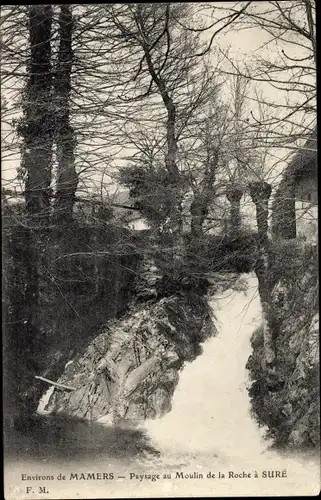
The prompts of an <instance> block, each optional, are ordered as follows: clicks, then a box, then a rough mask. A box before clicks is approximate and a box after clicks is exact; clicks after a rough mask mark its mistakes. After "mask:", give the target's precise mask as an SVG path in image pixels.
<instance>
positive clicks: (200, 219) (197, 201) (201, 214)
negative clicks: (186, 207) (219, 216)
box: [190, 194, 208, 238]
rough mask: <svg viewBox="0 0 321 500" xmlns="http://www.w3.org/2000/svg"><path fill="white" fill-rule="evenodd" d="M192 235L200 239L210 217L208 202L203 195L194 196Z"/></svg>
mask: <svg viewBox="0 0 321 500" xmlns="http://www.w3.org/2000/svg"><path fill="white" fill-rule="evenodd" d="M190 210H191V234H192V236H193V237H195V238H200V237H201V236H202V234H203V224H204V221H205V219H206V217H207V215H208V200H207V199H206V197H205V196H202V195H201V194H196V195H194V199H193V201H192V204H191V209H190Z"/></svg>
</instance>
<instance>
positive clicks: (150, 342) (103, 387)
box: [49, 291, 215, 423]
mask: <svg viewBox="0 0 321 500" xmlns="http://www.w3.org/2000/svg"><path fill="white" fill-rule="evenodd" d="M214 331H215V330H214V327H213V325H212V322H211V314H210V309H209V307H208V305H207V301H206V298H205V297H202V296H200V295H198V294H196V293H194V292H193V291H189V292H187V293H186V292H182V293H180V294H177V295H175V296H171V297H164V298H162V299H161V300H159V301H157V302H156V301H155V300H154V301H149V302H148V303H145V304H139V303H138V304H136V305H135V306H133V308H132V310H131V311H130V312H129V313H128V314H127V316H126V317H124V318H123V319H121V320H118V321H116V322H113V323H112V324H110V325H108V327H107V328H106V329H105V330H104V331H103V333H101V334H100V335H99V336H98V337H97V338H96V339H95V340H94V341H93V342H92V343H91V344H90V345H89V346H88V348H87V349H86V351H85V352H84V353H83V354H82V355H81V356H78V358H76V359H75V360H74V362H73V363H72V364H70V365H69V366H67V367H66V369H65V372H64V374H63V375H62V377H61V378H60V380H59V382H60V383H65V384H66V383H67V381H68V385H70V386H72V387H74V388H75V389H76V390H75V391H73V392H69V393H62V392H58V391H56V392H55V393H54V394H53V396H52V397H51V400H50V402H49V406H50V408H51V409H52V410H54V411H56V412H64V413H67V414H69V415H72V416H77V417H81V418H88V419H94V420H97V419H101V418H104V419H107V420H108V421H112V422H115V423H121V422H124V421H130V422H137V421H140V420H144V419H146V418H156V417H160V416H162V415H164V414H165V413H167V412H168V411H169V410H170V408H171V399H172V395H173V392H174V390H175V387H176V385H177V383H178V379H179V375H178V371H179V369H180V368H181V367H182V365H183V363H184V361H185V360H189V361H191V360H193V359H194V358H195V357H196V356H197V355H198V354H200V352H201V347H200V343H201V342H203V341H204V340H205V339H206V338H207V337H209V336H210V335H211V334H213V333H214Z"/></svg>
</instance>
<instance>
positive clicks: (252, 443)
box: [5, 274, 320, 500]
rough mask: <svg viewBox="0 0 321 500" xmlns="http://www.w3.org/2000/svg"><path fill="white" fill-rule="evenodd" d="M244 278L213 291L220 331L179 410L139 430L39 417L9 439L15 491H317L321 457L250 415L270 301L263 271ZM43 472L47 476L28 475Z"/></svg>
mask: <svg viewBox="0 0 321 500" xmlns="http://www.w3.org/2000/svg"><path fill="white" fill-rule="evenodd" d="M238 284H239V285H240V286H239V287H238V288H237V289H228V290H226V291H225V292H224V293H221V294H216V295H215V296H214V297H213V298H212V299H211V305H212V307H213V312H214V314H215V324H216V326H217V329H218V334H217V335H216V337H213V338H211V339H209V340H207V341H206V342H205V343H204V345H203V354H202V355H201V356H199V357H198V358H197V359H196V360H195V361H193V362H191V363H186V366H185V367H184V369H183V370H182V372H181V374H180V380H179V383H178V386H177V389H176V391H175V394H174V397H173V403H172V410H171V412H170V413H168V414H167V415H165V416H164V417H163V418H161V419H158V420H150V421H146V422H145V423H144V424H142V425H141V427H140V428H138V429H135V430H133V429H123V428H117V427H113V426H111V425H102V424H98V423H95V422H94V423H90V424H88V423H84V422H80V421H79V422H78V421H73V419H66V418H63V417H58V416H57V417H51V416H50V415H48V416H46V415H43V416H39V421H38V423H37V425H35V426H34V429H33V430H32V432H30V435H29V433H28V436H25V435H19V436H18V438H17V436H14V437H13V438H12V439H11V441H10V442H9V443H7V449H8V450H9V451H7V458H6V463H5V473H6V490H7V494H6V498H7V499H9V498H10V499H11V498H12V499H13V500H17V499H18V498H29V499H31V498H57V499H58V498H59V499H60V498H115V497H124V496H125V497H126V496H128V497H131V498H135V497H144V496H145V497H148V496H149V497H171V496H176V497H179V496H182V497H183V496H242V495H243V496H244V495H260V496H261V495H268V496H273V495H312V494H317V493H318V490H319V484H320V480H319V459H318V457H316V456H310V455H307V454H305V455H304V454H296V455H295V454H291V455H290V454H288V455H286V454H281V453H278V452H276V451H271V450H269V444H270V443H269V442H268V441H266V440H265V439H264V429H260V428H259V427H258V425H257V424H256V422H255V420H254V419H253V418H252V417H251V415H250V404H249V398H248V393H247V384H248V383H249V382H248V372H247V370H246V369H245V365H246V362H247V359H248V357H249V355H250V353H251V346H250V338H251V335H252V333H253V331H254V330H255V329H256V328H257V327H258V326H259V325H260V322H261V308H260V299H259V295H258V290H257V280H256V277H255V275H252V274H251V275H243V276H241V277H240V279H239V280H238ZM241 285H242V286H241ZM42 406H44V405H43V403H42ZM277 472H278V474H276V473H277ZM82 473H83V474H84V477H82V476H81V474H82ZM87 473H91V474H94V476H92V475H90V476H87ZM23 474H25V476H23ZM59 474H61V475H62V476H65V478H66V479H57V477H58V478H59ZM99 474H100V476H99ZM110 474H111V475H112V476H113V478H112V477H109V475H110ZM37 475H38V476H39V477H42V476H44V477H47V479H34V480H28V479H23V477H27V478H28V476H36V477H37ZM256 475H257V476H258V477H256ZM164 476H165V477H164ZM276 476H279V477H276ZM50 477H52V479H49V478H50ZM27 487H30V488H32V491H31V492H28V494H27V493H26V488H27ZM39 487H46V488H47V490H48V492H49V494H45V493H44V492H43V490H42V491H41V492H39Z"/></svg>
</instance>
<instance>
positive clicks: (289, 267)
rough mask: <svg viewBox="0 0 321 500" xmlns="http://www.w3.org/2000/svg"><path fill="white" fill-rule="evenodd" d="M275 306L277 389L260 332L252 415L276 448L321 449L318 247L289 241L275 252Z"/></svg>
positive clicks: (253, 364)
mask: <svg viewBox="0 0 321 500" xmlns="http://www.w3.org/2000/svg"><path fill="white" fill-rule="evenodd" d="M274 253H275V255H274V259H273V266H272V268H271V273H272V276H273V281H274V287H273V306H274V310H275V313H276V319H277V322H276V325H275V332H274V334H275V339H274V341H275V347H276V353H277V369H278V373H279V376H278V380H279V383H278V385H276V386H274V387H271V386H270V385H269V381H268V379H267V378H266V377H265V376H264V370H263V369H262V365H263V364H264V354H263V336H262V331H261V329H259V330H257V331H256V332H254V334H253V336H252V347H253V354H252V356H251V357H250V359H249V361H248V364H247V368H248V369H249V371H250V375H251V379H252V386H251V388H250V397H251V402H252V408H253V413H254V415H255V416H256V418H257V420H258V422H259V423H260V424H261V425H265V426H267V428H268V435H269V436H270V437H272V439H273V442H274V444H275V445H276V446H281V447H292V448H298V449H302V448H316V447H317V446H318V444H319V440H320V434H319V427H320V423H319V421H320V412H319V406H320V395H319V378H318V374H319V314H318V272H317V258H316V248H315V247H314V246H309V245H305V246H303V245H302V244H300V243H298V242H295V240H292V241H291V240H290V241H288V242H283V243H279V246H278V248H275V249H274Z"/></svg>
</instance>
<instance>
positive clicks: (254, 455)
mask: <svg viewBox="0 0 321 500" xmlns="http://www.w3.org/2000/svg"><path fill="white" fill-rule="evenodd" d="M241 283H242V285H244V286H242V287H240V284H241ZM238 285H239V286H238ZM210 303H211V306H212V308H213V313H214V314H215V318H216V319H215V323H216V327H217V330H218V334H217V335H216V336H215V337H212V338H211V339H209V340H207V341H206V342H205V343H204V344H203V354H201V355H200V356H199V357H198V358H197V359H196V360H195V361H193V362H191V363H188V364H186V366H185V367H184V368H183V370H182V372H181V374H180V381H179V383H178V386H177V389H176V392H175V394H174V398H173V403H172V410H171V411H170V412H169V413H168V414H167V415H165V416H164V417H163V418H162V419H159V420H149V421H147V422H146V423H145V427H146V429H147V432H148V435H149V436H150V438H151V441H152V443H153V445H154V446H155V447H156V448H158V449H159V450H160V452H161V456H162V462H163V463H164V464H165V463H166V464H170V463H171V464H173V465H174V464H176V465H177V464H180V465H182V466H193V467H195V464H197V467H198V469H199V470H202V469H206V467H207V468H208V466H209V464H210V463H215V464H221V465H223V466H228V467H233V466H236V467H238V468H239V467H242V468H243V467H244V468H246V467H248V466H250V467H251V466H252V467H253V465H254V464H255V467H258V466H261V467H262V468H267V467H270V468H276V467H281V468H282V467H286V468H287V469H289V467H291V468H292V470H293V471H294V472H295V474H296V476H297V477H299V475H300V474H301V473H302V470H303V469H302V464H301V458H300V457H294V456H292V457H291V460H290V459H289V457H287V458H284V457H281V455H280V454H278V453H277V452H275V451H273V452H272V451H270V450H268V448H269V445H270V443H269V442H268V441H267V440H266V439H264V438H263V434H264V433H265V429H260V428H259V426H258V424H257V423H256V421H255V420H254V418H253V417H252V416H251V413H250V401H249V396H248V390H247V385H248V383H249V374H248V371H247V370H246V368H245V366H246V363H247V360H248V357H249V356H250V354H251V344H250V339H251V336H252V334H253V332H254V330H255V329H256V328H257V327H258V326H259V325H260V323H261V305H260V297H259V293H258V282H257V278H256V276H255V274H249V275H242V276H241V277H240V279H239V280H238V282H237V283H236V285H235V286H234V287H233V288H230V289H228V290H226V291H225V292H224V293H222V294H219V293H218V294H216V295H215V296H214V297H213V298H212V299H211V300H210ZM304 467H305V466H304ZM309 467H310V466H309ZM311 467H312V468H311V470H309V471H308V470H306V472H309V474H311V475H309V476H308V477H309V478H311V477H314V481H315V478H316V477H317V473H316V468H317V465H315V464H313V465H312V466H311ZM313 474H315V476H313Z"/></svg>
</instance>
